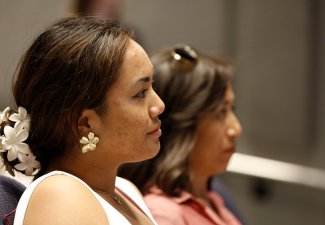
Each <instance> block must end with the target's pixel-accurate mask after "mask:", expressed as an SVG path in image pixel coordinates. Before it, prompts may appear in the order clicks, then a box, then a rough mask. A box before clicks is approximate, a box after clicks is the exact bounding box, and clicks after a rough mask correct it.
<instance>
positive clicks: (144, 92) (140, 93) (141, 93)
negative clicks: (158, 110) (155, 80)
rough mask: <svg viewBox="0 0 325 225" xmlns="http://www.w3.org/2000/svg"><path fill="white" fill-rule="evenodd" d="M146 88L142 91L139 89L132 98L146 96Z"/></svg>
mask: <svg viewBox="0 0 325 225" xmlns="http://www.w3.org/2000/svg"><path fill="white" fill-rule="evenodd" d="M147 90H148V89H143V90H142V91H140V92H139V93H138V94H136V95H135V96H134V98H144V97H145V96H146V92H147Z"/></svg>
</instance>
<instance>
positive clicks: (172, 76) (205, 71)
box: [119, 45, 232, 196]
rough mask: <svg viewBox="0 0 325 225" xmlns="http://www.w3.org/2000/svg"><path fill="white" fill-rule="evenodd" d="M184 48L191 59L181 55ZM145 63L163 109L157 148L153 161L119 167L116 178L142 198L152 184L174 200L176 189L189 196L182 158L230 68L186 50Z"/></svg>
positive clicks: (169, 52) (216, 100) (222, 90)
mask: <svg viewBox="0 0 325 225" xmlns="http://www.w3.org/2000/svg"><path fill="white" fill-rule="evenodd" d="M175 49H176V50H179V51H178V52H177V51H176V52H175ZM182 49H183V50H182ZM184 49H185V50H184ZM186 49H188V51H192V53H193V54H192V55H191V54H184V53H182V51H187V50H186ZM189 53H191V52H189ZM175 54H176V55H175ZM182 54H183V55H182ZM151 61H152V63H153V65H154V69H155V76H154V79H155V82H154V85H155V89H156V92H157V94H158V95H159V96H160V98H161V99H162V100H163V102H164V103H165V107H166V108H165V111H164V113H163V114H162V115H161V116H160V118H161V122H162V131H163V135H162V137H161V139H160V143H161V149H160V152H159V153H158V155H157V156H156V157H154V158H153V159H149V160H147V161H144V162H140V163H136V164H128V165H125V166H123V167H121V168H120V170H119V175H120V176H123V177H125V178H127V179H130V180H131V181H132V182H134V183H135V184H136V185H137V186H138V188H139V189H140V190H141V191H142V192H143V193H145V192H146V191H147V190H148V188H149V187H150V186H152V185H157V186H158V187H159V188H160V189H162V190H163V191H164V192H165V193H167V194H169V195H172V196H178V194H179V191H180V190H181V189H182V190H187V191H191V183H190V180H189V174H188V162H189V161H188V158H189V154H190V152H191V150H192V148H193V146H194V142H195V129H196V124H197V121H198V118H199V117H200V116H204V115H205V114H206V113H209V112H211V111H212V110H215V109H216V108H217V107H218V106H219V105H220V103H221V102H222V100H223V99H224V96H225V93H226V89H227V85H228V83H229V81H230V76H231V72H230V71H231V68H232V64H231V62H230V61H229V60H226V59H221V58H219V59H217V58H212V57H210V56H206V55H203V54H199V53H197V52H195V51H194V50H193V49H192V48H191V47H189V46H188V45H184V47H178V46H177V47H176V48H173V49H171V50H167V51H162V52H160V53H157V54H156V55H154V56H152V57H151Z"/></svg>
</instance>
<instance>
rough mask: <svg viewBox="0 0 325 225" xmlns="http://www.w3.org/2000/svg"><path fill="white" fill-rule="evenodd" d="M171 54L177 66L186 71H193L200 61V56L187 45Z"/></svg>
mask: <svg viewBox="0 0 325 225" xmlns="http://www.w3.org/2000/svg"><path fill="white" fill-rule="evenodd" d="M170 54H171V58H172V60H173V61H174V63H175V66H176V65H177V66H181V67H184V69H192V68H193V67H194V66H195V65H196V63H197V61H198V54H197V53H196V52H195V50H194V49H193V48H192V47H191V46H189V45H186V44H183V45H178V46H176V47H175V48H174V49H173V50H172V51H171V53H170Z"/></svg>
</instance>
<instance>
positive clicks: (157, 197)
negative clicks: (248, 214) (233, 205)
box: [144, 187, 241, 225]
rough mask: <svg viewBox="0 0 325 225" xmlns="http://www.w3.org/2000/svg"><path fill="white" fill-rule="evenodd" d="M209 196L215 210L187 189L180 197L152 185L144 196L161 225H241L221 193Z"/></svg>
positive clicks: (212, 193) (211, 193)
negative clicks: (227, 206)
mask: <svg viewBox="0 0 325 225" xmlns="http://www.w3.org/2000/svg"><path fill="white" fill-rule="evenodd" d="M208 198H209V199H210V201H211V202H212V204H213V207H214V208H215V210H212V209H210V208H209V207H207V206H205V205H203V204H202V203H200V202H199V201H198V200H197V199H196V198H195V197H194V196H193V195H192V194H191V193H189V192H186V191H182V192H181V195H180V197H170V196H168V195H166V194H165V193H164V192H163V191H162V190H161V189H159V188H158V187H152V188H151V189H150V192H149V193H148V194H146V195H145V197H144V199H145V201H146V203H147V205H148V207H149V209H150V211H151V213H152V215H153V217H154V218H155V220H156V221H157V223H158V224H159V225H241V223H240V222H239V221H238V219H237V218H236V217H235V216H234V215H233V214H232V213H231V212H230V211H229V210H228V209H227V208H226V207H225V206H224V203H223V199H222V197H221V196H220V195H218V194H217V193H215V192H209V194H208Z"/></svg>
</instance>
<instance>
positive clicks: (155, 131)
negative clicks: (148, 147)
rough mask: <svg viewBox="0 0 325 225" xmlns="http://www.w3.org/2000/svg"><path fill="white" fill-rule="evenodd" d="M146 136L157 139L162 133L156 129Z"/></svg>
mask: <svg viewBox="0 0 325 225" xmlns="http://www.w3.org/2000/svg"><path fill="white" fill-rule="evenodd" d="M148 134H149V135H152V136H154V137H157V138H159V137H160V136H161V134H162V132H161V129H160V128H158V129H156V130H153V131H151V132H149V133H148Z"/></svg>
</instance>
